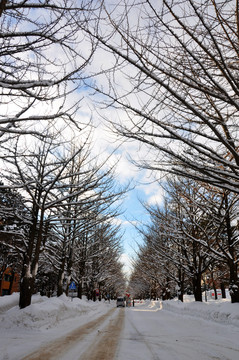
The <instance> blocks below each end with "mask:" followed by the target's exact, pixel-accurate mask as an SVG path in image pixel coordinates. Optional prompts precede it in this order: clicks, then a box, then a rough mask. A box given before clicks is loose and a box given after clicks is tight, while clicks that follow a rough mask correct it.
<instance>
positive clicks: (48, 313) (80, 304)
mask: <svg viewBox="0 0 239 360" xmlns="http://www.w3.org/2000/svg"><path fill="white" fill-rule="evenodd" d="M18 300H19V295H18V294H13V295H10V296H4V297H0V319H1V323H2V324H4V328H5V329H10V328H12V327H14V328H16V327H18V328H25V329H26V330H27V329H35V330H37V329H38V330H45V329H50V328H54V327H56V326H57V324H58V323H60V322H61V321H64V320H69V319H75V318H76V317H81V316H82V315H84V314H87V313H94V312H98V311H100V312H101V313H102V312H104V310H105V311H107V309H108V307H107V306H106V304H105V303H104V302H102V303H100V302H97V303H94V302H91V301H89V302H88V301H85V300H81V299H78V298H74V299H73V300H72V299H71V298H69V297H67V296H65V295H62V296H60V297H59V298H57V297H52V298H47V297H45V296H40V295H34V296H33V297H32V304H31V305H30V306H28V307H26V308H25V309H19V307H18ZM104 308H105V309H104Z"/></svg>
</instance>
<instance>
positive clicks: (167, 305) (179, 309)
mask: <svg viewBox="0 0 239 360" xmlns="http://www.w3.org/2000/svg"><path fill="white" fill-rule="evenodd" d="M152 303H153V304H152ZM152 305H153V306H154V307H155V308H161V309H162V310H166V311H171V312H175V313H177V314H181V315H187V316H192V317H198V318H200V319H205V320H210V321H214V322H218V323H220V324H227V325H229V324H230V325H233V326H237V327H239V303H236V304H231V302H230V299H220V300H211V301H208V302H202V303H201V302H196V301H192V300H191V298H190V297H188V298H186V299H185V302H183V303H182V302H181V301H178V300H167V301H162V302H151V304H149V305H148V306H150V307H152Z"/></svg>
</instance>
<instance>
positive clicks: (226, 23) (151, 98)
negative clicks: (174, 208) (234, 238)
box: [86, 0, 239, 301]
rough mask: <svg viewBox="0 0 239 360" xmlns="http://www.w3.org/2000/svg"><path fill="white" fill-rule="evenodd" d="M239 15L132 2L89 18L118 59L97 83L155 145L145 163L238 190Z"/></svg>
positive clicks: (186, 3) (209, 5)
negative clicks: (91, 18) (93, 18)
mask: <svg viewBox="0 0 239 360" xmlns="http://www.w3.org/2000/svg"><path fill="white" fill-rule="evenodd" d="M238 14H239V3H238V1H232V0H231V1H230V0H229V1H226V0H223V1H220V2H217V1H213V0H206V1H203V2H202V1H199V0H183V1H181V0H180V1H177V0H176V1H172V0H163V1H162V2H154V1H150V0H147V1H141V0H140V1H135V0H125V1H124V2H123V3H122V2H121V3H120V4H118V5H115V6H113V5H112V4H111V3H109V2H104V7H103V9H101V11H100V12H98V18H97V19H96V18H95V20H94V21H93V20H92V22H91V23H90V22H89V23H88V25H89V26H88V28H87V29H86V31H87V32H88V34H89V35H90V36H95V38H96V39H97V40H98V41H99V43H100V44H101V46H100V50H99V51H101V52H102V51H103V52H106V53H107V54H108V56H109V57H110V56H111V57H110V59H111V62H110V65H108V64H107V63H105V64H104V65H103V67H102V68H101V72H99V73H98V78H96V80H95V85H94V88H95V89H96V90H97V91H98V92H100V93H101V94H104V95H105V96H106V97H105V99H106V101H105V102H106V104H107V105H108V106H110V107H111V108H112V109H113V108H114V109H115V111H116V110H119V111H121V112H122V113H123V114H124V115H122V113H121V116H120V119H123V120H122V122H121V123H116V122H114V121H112V119H110V120H111V122H112V123H113V126H114V128H115V130H116V131H117V132H118V133H120V134H121V135H123V136H125V137H126V138H129V139H135V140H137V141H139V142H140V143H141V144H144V145H145V146H146V148H147V147H148V148H149V149H150V150H151V151H149V152H148V154H150V155H151V156H148V157H146V158H143V159H141V161H140V163H139V164H140V166H143V167H145V168H149V169H151V170H166V171H168V172H171V173H174V174H179V175H183V176H186V177H190V178H191V179H194V180H198V181H203V182H206V183H209V184H211V185H213V186H216V187H218V188H221V189H224V190H228V191H232V192H234V193H238V192H239V186H238V185H239V171H238V169H239V168H238V166H239V152H238V149H239V147H238V146H239V144H238V129H239V128H238V122H237V118H238V111H239V104H238V98H239V85H238V70H239V62H238V43H239V32H238V29H239V22H238V21H239V16H238ZM113 61H114V63H113ZM104 76H105V78H104ZM102 78H103V80H102ZM105 80H106V81H105ZM107 99H108V100H107ZM152 154H153V156H152ZM133 160H135V159H133ZM233 286H234V289H237V293H238V294H239V291H238V280H236V284H235V283H234V284H233ZM237 301H239V297H238V299H237Z"/></svg>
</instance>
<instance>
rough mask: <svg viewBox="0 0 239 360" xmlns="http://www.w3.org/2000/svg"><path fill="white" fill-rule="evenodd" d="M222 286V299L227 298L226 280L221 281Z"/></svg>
mask: <svg viewBox="0 0 239 360" xmlns="http://www.w3.org/2000/svg"><path fill="white" fill-rule="evenodd" d="M220 287H221V292H222V299H226V289H225V284H224V282H221V284H220Z"/></svg>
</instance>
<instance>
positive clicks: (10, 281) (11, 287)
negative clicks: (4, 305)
mask: <svg viewBox="0 0 239 360" xmlns="http://www.w3.org/2000/svg"><path fill="white" fill-rule="evenodd" d="M19 289H20V275H19V274H18V273H15V272H14V271H13V270H12V269H11V268H9V267H8V268H6V270H5V271H4V272H3V273H2V278H0V296H4V295H11V294H12V293H14V292H19Z"/></svg>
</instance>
